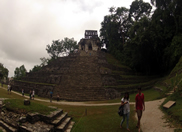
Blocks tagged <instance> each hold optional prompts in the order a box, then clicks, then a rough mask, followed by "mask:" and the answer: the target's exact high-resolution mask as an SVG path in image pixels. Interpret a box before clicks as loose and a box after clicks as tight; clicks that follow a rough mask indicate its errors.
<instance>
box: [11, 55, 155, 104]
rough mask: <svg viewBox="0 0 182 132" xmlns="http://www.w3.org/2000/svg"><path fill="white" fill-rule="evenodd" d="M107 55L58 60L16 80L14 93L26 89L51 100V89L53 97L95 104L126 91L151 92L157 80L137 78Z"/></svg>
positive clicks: (77, 56) (70, 56)
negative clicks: (140, 89)
mask: <svg viewBox="0 0 182 132" xmlns="http://www.w3.org/2000/svg"><path fill="white" fill-rule="evenodd" d="M106 55H107V54H106V53H104V52H101V51H88V52H85V51H80V52H78V53H72V54H70V55H69V56H67V57H61V58H58V59H57V60H54V61H52V62H50V63H49V65H47V66H44V67H43V68H42V69H41V70H40V71H37V72H33V73H29V74H27V76H26V77H24V78H23V79H22V81H14V84H13V85H12V87H13V90H16V91H20V92H21V89H22V88H23V89H24V90H25V92H26V93H29V91H30V90H32V89H34V90H35V93H37V94H38V95H39V96H42V97H49V92H50V89H51V90H52V91H53V97H54V98H56V96H57V94H59V96H60V99H62V100H70V101H94V100H95V101H96V100H108V99H114V98H118V97H120V96H121V93H124V92H125V91H128V92H130V93H131V92H136V91H137V87H139V86H140V87H142V88H143V89H148V88H151V87H152V85H153V84H154V82H155V81H156V80H153V79H154V78H155V77H145V76H135V75H134V72H133V71H132V70H131V69H129V68H127V67H120V66H117V65H114V64H109V63H108V60H107V57H106ZM151 80H152V81H151Z"/></svg>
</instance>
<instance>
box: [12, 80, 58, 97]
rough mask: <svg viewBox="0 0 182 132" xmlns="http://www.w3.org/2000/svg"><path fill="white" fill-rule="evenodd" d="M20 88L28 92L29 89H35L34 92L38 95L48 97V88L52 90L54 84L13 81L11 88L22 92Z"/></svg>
mask: <svg viewBox="0 0 182 132" xmlns="http://www.w3.org/2000/svg"><path fill="white" fill-rule="evenodd" d="M22 89H24V92H25V93H27V94H29V93H30V90H31V91H32V90H35V94H36V95H38V96H40V97H49V96H50V95H49V92H50V90H52V91H54V89H55V85H49V84H39V83H33V82H23V81H16V80H14V81H13V85H12V90H15V91H18V92H22Z"/></svg>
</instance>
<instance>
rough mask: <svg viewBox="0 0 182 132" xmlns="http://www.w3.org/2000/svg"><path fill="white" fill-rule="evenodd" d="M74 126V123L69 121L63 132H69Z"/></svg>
mask: <svg viewBox="0 0 182 132" xmlns="http://www.w3.org/2000/svg"><path fill="white" fill-rule="evenodd" d="M74 124H75V122H73V121H71V122H70V124H69V125H68V127H67V129H66V130H65V132H71V129H72V128H73V125H74Z"/></svg>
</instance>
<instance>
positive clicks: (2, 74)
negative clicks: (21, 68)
mask: <svg viewBox="0 0 182 132" xmlns="http://www.w3.org/2000/svg"><path fill="white" fill-rule="evenodd" d="M8 74H9V70H8V69H7V68H6V67H4V66H3V64H2V63H0V80H1V79H3V78H6V79H7V78H8Z"/></svg>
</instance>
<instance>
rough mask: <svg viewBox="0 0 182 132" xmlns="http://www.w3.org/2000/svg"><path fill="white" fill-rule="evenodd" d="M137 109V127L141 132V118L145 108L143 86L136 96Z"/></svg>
mask: <svg viewBox="0 0 182 132" xmlns="http://www.w3.org/2000/svg"><path fill="white" fill-rule="evenodd" d="M135 109H136V112H137V117H138V123H137V127H138V131H139V132H140V120H141V117H142V113H143V111H144V110H145V102H144V94H143V93H141V88H138V93H137V95H136V97H135Z"/></svg>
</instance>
